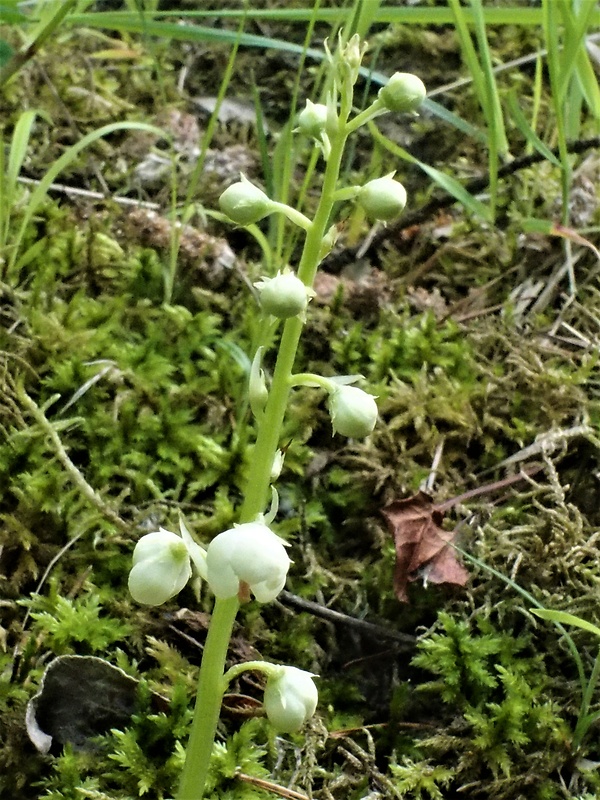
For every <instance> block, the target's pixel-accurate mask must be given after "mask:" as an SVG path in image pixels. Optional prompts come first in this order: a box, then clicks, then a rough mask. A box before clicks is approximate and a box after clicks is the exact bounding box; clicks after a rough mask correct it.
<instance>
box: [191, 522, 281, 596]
mask: <svg viewBox="0 0 600 800" xmlns="http://www.w3.org/2000/svg"><path fill="white" fill-rule="evenodd" d="M285 544H286V543H285V541H284V540H283V539H281V538H280V537H279V536H277V535H276V534H275V533H273V531H272V530H271V529H270V528H268V527H267V526H266V525H265V524H264V523H262V522H246V523H244V524H243V525H236V526H234V527H233V528H230V529H229V530H226V531H224V532H223V533H220V534H219V535H218V536H215V538H214V539H213V540H212V542H211V543H210V544H209V546H208V550H207V552H206V573H207V580H208V583H209V585H210V588H211V589H212V590H213V592H214V593H215V595H216V597H218V598H221V599H226V598H228V597H235V596H236V595H237V594H238V593H239V592H240V589H242V590H243V588H244V587H243V586H242V584H244V585H245V586H247V587H248V588H249V589H250V591H251V592H252V594H253V595H254V597H255V598H256V599H257V600H258V602H259V603H268V602H270V601H271V600H274V599H275V598H276V597H277V595H278V594H279V592H280V591H281V590H282V589H283V587H284V585H285V579H286V577H287V573H288V569H289V566H290V564H291V563H292V562H291V561H290V559H289V558H288V554H287V553H286V551H285Z"/></svg>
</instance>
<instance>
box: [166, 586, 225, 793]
mask: <svg viewBox="0 0 600 800" xmlns="http://www.w3.org/2000/svg"><path fill="white" fill-rule="evenodd" d="M238 608H239V602H238V599H237V597H229V598H227V599H226V600H219V599H217V600H215V607H214V609H213V613H212V619H211V621H210V627H209V629H208V635H207V637H206V643H205V645H204V653H203V655H202V665H201V667H200V678H199V681H198V694H197V695H196V709H195V711H194V721H193V722H192V733H191V735H190V740H189V742H188V746H187V752H186V758H185V766H184V768H183V773H182V775H181V783H180V784H179V791H178V793H177V795H176V800H202V797H204V789H205V784H206V777H207V775H208V768H209V765H210V758H211V755H212V749H213V744H214V740H215V733H216V730H217V723H218V721H219V714H220V712H221V702H222V700H223V691H224V685H223V671H224V667H225V658H226V656H227V648H228V647H229V640H230V638H231V631H232V630H233V623H234V622H235V617H236V614H237V612H238Z"/></svg>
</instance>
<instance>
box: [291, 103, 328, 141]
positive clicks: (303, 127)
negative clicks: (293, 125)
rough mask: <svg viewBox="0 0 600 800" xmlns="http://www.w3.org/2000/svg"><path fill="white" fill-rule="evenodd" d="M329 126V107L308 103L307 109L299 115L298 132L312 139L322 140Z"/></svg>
mask: <svg viewBox="0 0 600 800" xmlns="http://www.w3.org/2000/svg"><path fill="white" fill-rule="evenodd" d="M326 124H327V106H326V105H323V103H312V102H311V101H310V100H307V101H306V108H305V109H304V110H303V111H301V112H300V114H299V115H298V130H299V131H300V132H301V133H303V134H304V135H305V136H309V137H311V138H312V139H320V138H321V135H322V134H323V131H324V130H325V125H326Z"/></svg>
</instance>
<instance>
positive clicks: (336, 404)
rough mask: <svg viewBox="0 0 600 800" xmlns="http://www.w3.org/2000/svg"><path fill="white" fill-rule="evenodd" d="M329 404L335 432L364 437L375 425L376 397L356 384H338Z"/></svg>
mask: <svg viewBox="0 0 600 800" xmlns="http://www.w3.org/2000/svg"><path fill="white" fill-rule="evenodd" d="M328 405H329V413H330V415H331V423H332V425H333V432H334V433H341V434H342V436H351V437H352V438H353V439H362V438H363V437H364V436H368V435H369V434H370V433H371V432H372V430H373V428H374V427H375V423H376V422H377V403H376V402H375V398H374V397H373V395H372V394H367V392H363V390H362V389H359V388H357V387H356V386H336V387H335V388H334V389H333V390H332V392H331V394H330V395H329V403H328Z"/></svg>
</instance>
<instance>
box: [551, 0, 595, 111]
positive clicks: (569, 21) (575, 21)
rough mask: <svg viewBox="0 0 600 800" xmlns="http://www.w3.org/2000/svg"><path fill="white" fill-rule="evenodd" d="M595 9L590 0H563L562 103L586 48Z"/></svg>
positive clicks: (560, 86)
mask: <svg viewBox="0 0 600 800" xmlns="http://www.w3.org/2000/svg"><path fill="white" fill-rule="evenodd" d="M594 8H595V3H593V2H591V1H590V0H587V2H584V3H576V2H573V3H567V2H565V0H561V6H560V10H561V15H562V19H563V25H564V46H563V48H562V52H561V54H560V62H561V69H560V76H559V88H558V95H559V98H560V100H561V101H562V100H564V99H565V96H566V94H567V90H568V86H569V81H570V80H571V76H572V74H573V71H574V70H575V68H576V66H577V60H578V57H579V54H580V53H581V51H582V48H584V47H585V37H586V34H587V32H588V29H589V27H590V24H591V19H592V12H593V11H594ZM584 52H585V51H584Z"/></svg>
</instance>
